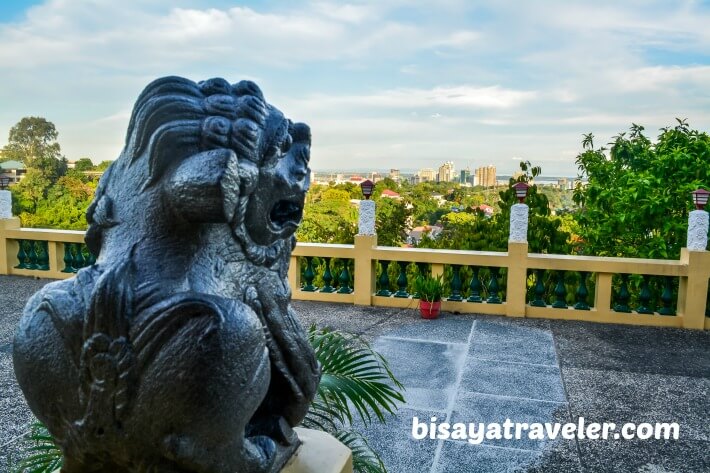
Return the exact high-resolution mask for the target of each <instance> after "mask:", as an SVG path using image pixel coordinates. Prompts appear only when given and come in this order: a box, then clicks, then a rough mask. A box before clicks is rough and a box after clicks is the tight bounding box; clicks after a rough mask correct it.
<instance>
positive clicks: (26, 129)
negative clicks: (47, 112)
mask: <svg viewBox="0 0 710 473" xmlns="http://www.w3.org/2000/svg"><path fill="white" fill-rule="evenodd" d="M58 136H59V133H57V129H56V128H55V126H54V123H52V122H50V121H47V120H46V119H44V118H42V117H24V118H23V119H22V120H20V121H19V122H17V124H15V126H13V127H12V128H11V129H10V135H9V137H8V140H7V146H5V148H3V150H2V155H3V158H4V159H14V160H17V161H21V162H22V163H24V165H25V166H26V167H28V168H37V169H40V168H43V167H44V166H46V160H57V161H58V160H59V159H60V158H61V154H60V150H59V143H58V142H57V137H58ZM43 161H44V163H43Z"/></svg>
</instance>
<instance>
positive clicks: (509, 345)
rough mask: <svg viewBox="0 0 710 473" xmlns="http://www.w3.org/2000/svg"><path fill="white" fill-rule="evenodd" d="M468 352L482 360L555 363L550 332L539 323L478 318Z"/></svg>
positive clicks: (552, 364)
mask: <svg viewBox="0 0 710 473" xmlns="http://www.w3.org/2000/svg"><path fill="white" fill-rule="evenodd" d="M543 322H547V321H543ZM470 355H471V356H472V357H474V358H480V359H484V360H497V361H511V362H518V363H530V364H541V365H550V366H555V365H557V357H556V355H555V346H554V342H553V339H552V333H551V332H550V330H549V329H546V328H544V325H542V326H541V325H540V324H539V323H537V324H532V325H528V324H524V323H523V324H519V325H516V324H511V323H510V321H505V322H503V321H499V320H498V319H495V320H484V319H479V320H477V321H476V324H475V326H474V328H473V337H472V339H471V349H470Z"/></svg>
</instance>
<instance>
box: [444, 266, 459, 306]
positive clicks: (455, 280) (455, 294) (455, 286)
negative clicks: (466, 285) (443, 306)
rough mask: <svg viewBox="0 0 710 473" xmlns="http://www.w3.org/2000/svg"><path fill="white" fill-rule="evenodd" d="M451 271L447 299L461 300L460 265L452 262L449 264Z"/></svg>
mask: <svg viewBox="0 0 710 473" xmlns="http://www.w3.org/2000/svg"><path fill="white" fill-rule="evenodd" d="M451 271H452V273H453V275H452V277H451V295H450V296H449V298H448V300H450V301H462V300H463V297H461V266H459V265H458V264H454V265H452V266H451Z"/></svg>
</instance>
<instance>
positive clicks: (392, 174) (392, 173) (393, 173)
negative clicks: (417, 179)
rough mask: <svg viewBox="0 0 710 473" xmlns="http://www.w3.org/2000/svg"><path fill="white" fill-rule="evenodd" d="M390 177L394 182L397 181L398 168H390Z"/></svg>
mask: <svg viewBox="0 0 710 473" xmlns="http://www.w3.org/2000/svg"><path fill="white" fill-rule="evenodd" d="M390 179H392V180H393V181H395V182H398V181H399V169H390Z"/></svg>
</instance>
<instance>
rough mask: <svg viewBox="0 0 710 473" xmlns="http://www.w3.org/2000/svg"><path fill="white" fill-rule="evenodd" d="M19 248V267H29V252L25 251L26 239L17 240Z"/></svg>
mask: <svg viewBox="0 0 710 473" xmlns="http://www.w3.org/2000/svg"><path fill="white" fill-rule="evenodd" d="M17 245H18V246H19V249H18V250H17V266H15V268H17V269H27V263H26V260H27V253H25V240H17Z"/></svg>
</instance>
